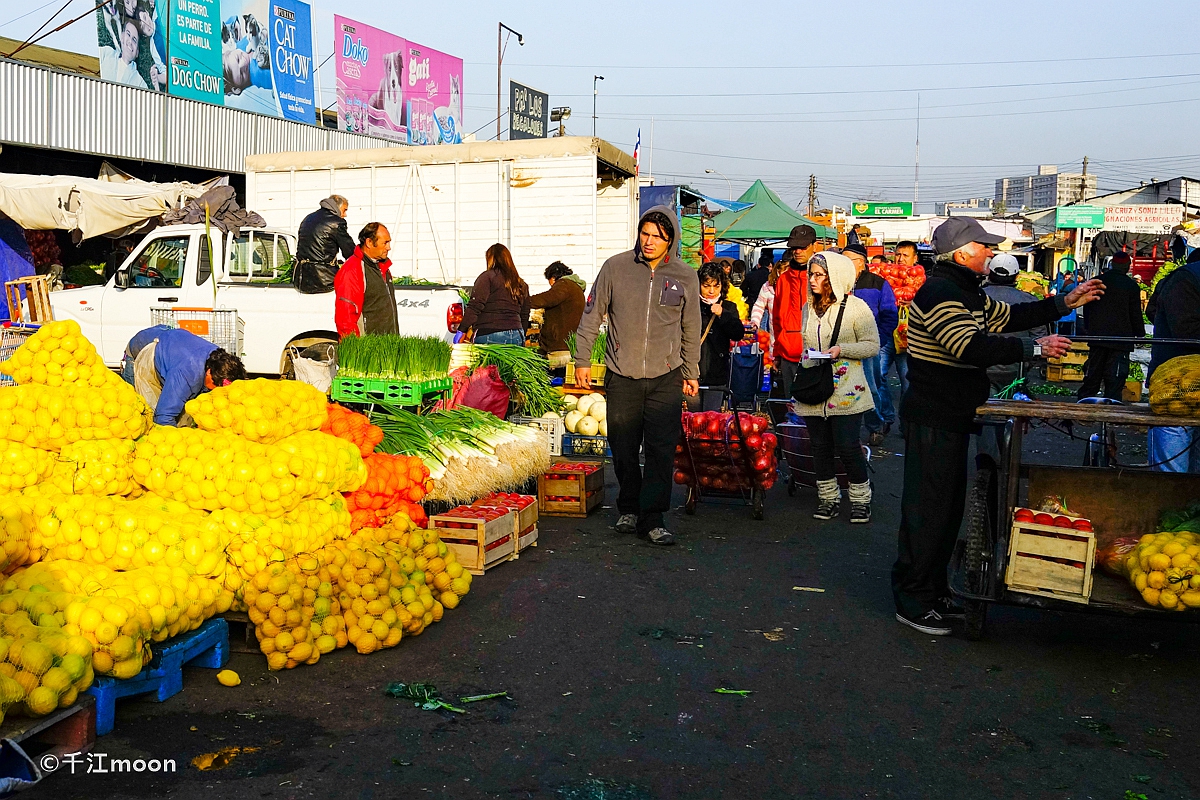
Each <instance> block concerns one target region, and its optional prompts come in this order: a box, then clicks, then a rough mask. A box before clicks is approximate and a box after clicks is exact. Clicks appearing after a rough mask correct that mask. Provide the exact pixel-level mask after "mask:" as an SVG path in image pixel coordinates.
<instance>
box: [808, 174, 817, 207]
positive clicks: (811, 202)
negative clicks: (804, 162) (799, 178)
mask: <svg viewBox="0 0 1200 800" xmlns="http://www.w3.org/2000/svg"><path fill="white" fill-rule="evenodd" d="M816 212H817V176H816V175H809V176H808V216H809V217H812V215H813V214H815V213H816Z"/></svg>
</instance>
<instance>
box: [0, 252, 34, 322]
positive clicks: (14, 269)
mask: <svg viewBox="0 0 1200 800" xmlns="http://www.w3.org/2000/svg"><path fill="white" fill-rule="evenodd" d="M21 238H22V239H24V237H23V236H22V237H21ZM35 274H37V271H36V270H35V269H34V268H33V262H32V261H26V260H25V259H24V258H22V257H21V255H20V254H19V253H17V251H16V250H14V249H12V248H11V247H10V246H9V245H8V242H7V241H6V240H4V239H0V284H3V283H6V282H7V281H15V280H16V279H17V278H28V277H29V276H30V275H35ZM21 296H22V297H24V296H25V293H24V291H22V292H21ZM8 318H9V317H8V303H0V322H3V321H5V320H7V319H8Z"/></svg>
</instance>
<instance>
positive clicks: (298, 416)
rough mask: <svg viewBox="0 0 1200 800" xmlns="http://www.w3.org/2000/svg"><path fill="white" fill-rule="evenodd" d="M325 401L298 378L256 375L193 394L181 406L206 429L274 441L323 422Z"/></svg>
mask: <svg viewBox="0 0 1200 800" xmlns="http://www.w3.org/2000/svg"><path fill="white" fill-rule="evenodd" d="M326 405H327V401H326V399H325V395H324V394H323V393H322V392H321V391H319V390H318V389H316V388H315V387H313V386H310V385H308V384H307V383H302V382H300V381H275V380H267V379H266V378H256V379H254V380H247V381H234V382H233V383H231V384H230V385H229V386H219V387H217V388H216V389H213V390H212V391H211V392H206V393H204V394H201V395H199V396H198V397H195V398H193V399H192V400H189V401H188V402H187V405H185V406H184V410H186V411H187V413H189V414H191V415H192V418H193V419H194V420H196V425H197V426H198V427H199V428H200V429H201V430H206V431H232V432H233V433H236V434H238V435H240V436H243V437H245V438H246V439H249V440H250V441H252V442H260V443H262V444H274V443H275V442H278V441H279V440H281V439H284V438H287V437H288V436H291V435H292V434H294V433H299V432H300V431H317V430H320V429H321V426H322V425H324V424H325V418H326V411H325V408H326Z"/></svg>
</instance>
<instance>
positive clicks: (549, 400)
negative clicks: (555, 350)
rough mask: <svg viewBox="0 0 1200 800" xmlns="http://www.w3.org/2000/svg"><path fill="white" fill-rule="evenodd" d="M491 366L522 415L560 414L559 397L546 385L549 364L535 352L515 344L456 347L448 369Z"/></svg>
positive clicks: (560, 404)
mask: <svg viewBox="0 0 1200 800" xmlns="http://www.w3.org/2000/svg"><path fill="white" fill-rule="evenodd" d="M489 364H495V365H496V370H497V371H498V372H499V373H500V380H502V381H504V383H505V385H507V386H508V388H509V390H510V391H511V392H512V394H513V402H514V403H515V404H516V406H517V408H518V409H520V410H521V411H522V412H523V413H525V414H527V415H529V416H531V417H540V416H542V415H543V414H546V413H547V412H551V411H553V412H554V413H556V414H557V413H560V412H562V410H563V408H564V406H563V396H562V392H560V391H558V390H557V389H555V388H554V387H552V386H551V385H550V362H549V361H547V360H546V357H545V356H543V355H541V354H540V353H538V352H537V351H536V350H533V349H531V348H528V347H525V346H523V345H519V344H456V345H454V355H453V358H452V359H451V363H450V366H451V368H453V369H457V368H459V367H468V368H469V369H471V370H476V369H479V368H480V367H486V366H487V365H489Z"/></svg>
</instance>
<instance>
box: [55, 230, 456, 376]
mask: <svg viewBox="0 0 1200 800" xmlns="http://www.w3.org/2000/svg"><path fill="white" fill-rule="evenodd" d="M210 236H211V242H210ZM295 249H296V237H295V235H294V234H292V233H288V232H284V231H280V230H274V229H264V228H242V229H241V231H239V232H238V234H237V235H236V236H235V235H234V234H232V233H229V234H224V233H222V232H221V231H220V230H218V229H216V228H212V229H211V230H206V229H205V226H203V225H167V226H163V227H159V228H156V229H155V230H153V231H152V232H151V233H149V234H148V235H147V236H146V237H145V238H144V239H143V240H142V241H141V242H140V243H138V245H137V247H135V248H134V250H133V252H132V253H130V254H129V257H128V258H126V260H125V262H124V263H123V264H122V265H121V267H120V268H119V269H118V271H117V274H116V275H114V276H113V277H112V278H110V279H109V281H108V283H107V284H105V285H103V286H85V287H81V288H79V289H66V290H63V291H61V292H51V293H50V306H51V308H52V309H53V311H54V318H55V319H73V320H75V321H76V322H78V323H79V326H80V328H82V329H83V334H84V336H86V337H87V338H88V340H89V341H91V342H92V343H93V344H94V345H96V347H97V349H98V350H99V351H100V355H101V357H102V358H103V359H104V363H105V364H107V365H109V366H110V367H115V366H118V365H119V364H120V363H121V357H122V355H123V354H124V352H125V347H126V345H127V344H128V343H129V340H130V339H131V338H133V335H134V334H135V333H137V332H138V331H140V330H142V329H144V328H148V327H150V325H152V324H154V322H155V314H154V313H153V312H154V309H188V310H191V311H194V310H196V309H206V308H207V309H233V310H235V311H236V312H237V314H236V318H237V319H239V320H241V325H242V344H241V352H240V353H239V354H238V355H240V356H241V357H242V361H243V362H244V363H245V365H246V369H247V371H249V372H252V373H255V374H263V375H270V374H279V373H280V372H282V371H284V370H285V369H286V368H287V366H288V360H289V356H290V352H291V348H293V347H295V348H304V347H307V346H308V345H312V344H316V343H318V342H336V341H337V340H338V335H337V330H336V328H335V326H334V322H333V305H334V293H333V292H328V293H325V294H301V293H300V292H298V291H296V289H295V288H293V286H292V284H291V283H290V282H281V280H280V274H281V271H282V269H283V267H284V266H285V265H286V264H287V262H289V261H290V260H291V254H292V253H294V252H295ZM394 273H395V267H394V266H393V274H394ZM396 306H397V308H398V310H399V314H398V319H399V323H400V326H399V327H400V333H402V334H410V335H418V336H441V337H444V338H445V339H446V340H447V341H450V340H451V339H452V338H453V336H454V333H455V332H456V331H457V329H458V324H457V323H458V319H461V315H462V302H461V299H460V298H459V295H458V290H457V289H455V288H454V287H446V286H405V287H397V289H396ZM191 311H189V312H187V313H191ZM230 316H231V315H230Z"/></svg>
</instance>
